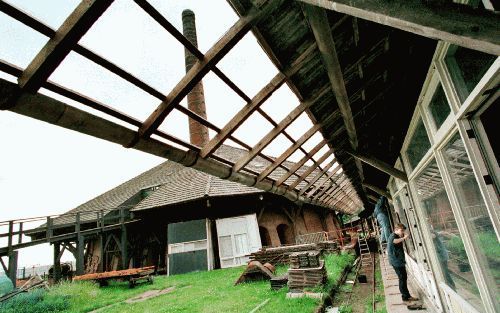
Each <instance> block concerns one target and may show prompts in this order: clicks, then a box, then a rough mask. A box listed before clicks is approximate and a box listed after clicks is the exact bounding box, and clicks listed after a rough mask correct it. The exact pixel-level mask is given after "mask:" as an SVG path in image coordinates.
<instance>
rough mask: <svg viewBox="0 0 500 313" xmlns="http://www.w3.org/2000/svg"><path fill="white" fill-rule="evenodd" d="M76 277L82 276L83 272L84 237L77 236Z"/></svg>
mask: <svg viewBox="0 0 500 313" xmlns="http://www.w3.org/2000/svg"><path fill="white" fill-rule="evenodd" d="M75 258H76V275H83V274H84V272H85V264H84V263H85V262H84V260H85V237H84V236H83V235H81V234H78V237H77V239H76V256H75Z"/></svg>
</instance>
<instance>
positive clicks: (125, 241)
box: [120, 209, 128, 269]
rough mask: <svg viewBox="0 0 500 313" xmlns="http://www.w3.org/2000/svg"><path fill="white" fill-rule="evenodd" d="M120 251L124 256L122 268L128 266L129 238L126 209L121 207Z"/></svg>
mask: <svg viewBox="0 0 500 313" xmlns="http://www.w3.org/2000/svg"><path fill="white" fill-rule="evenodd" d="M120 224H121V227H120V230H121V238H120V245H121V247H120V251H121V254H122V255H121V257H122V269H127V268H128V239H127V227H126V226H125V209H120Z"/></svg>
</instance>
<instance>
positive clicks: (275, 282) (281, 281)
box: [270, 274, 288, 290]
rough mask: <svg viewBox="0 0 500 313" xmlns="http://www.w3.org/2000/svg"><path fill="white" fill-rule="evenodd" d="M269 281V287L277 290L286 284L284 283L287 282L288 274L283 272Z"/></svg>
mask: <svg viewBox="0 0 500 313" xmlns="http://www.w3.org/2000/svg"><path fill="white" fill-rule="evenodd" d="M270 282H271V289H273V290H279V289H281V288H283V287H285V286H286V284H287V282H288V275H287V274H285V275H283V276H276V277H273V278H271V280H270Z"/></svg>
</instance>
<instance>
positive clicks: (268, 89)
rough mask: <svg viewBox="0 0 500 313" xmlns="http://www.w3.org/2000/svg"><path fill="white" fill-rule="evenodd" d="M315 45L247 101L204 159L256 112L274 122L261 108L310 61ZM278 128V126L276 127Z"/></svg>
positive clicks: (211, 143) (205, 151) (212, 142)
mask: <svg viewBox="0 0 500 313" xmlns="http://www.w3.org/2000/svg"><path fill="white" fill-rule="evenodd" d="M314 48H315V45H311V46H310V47H309V48H307V49H306V50H305V51H304V52H303V53H302V54H301V55H300V56H299V57H298V58H297V59H296V60H295V61H294V62H293V63H292V64H291V65H290V67H288V68H286V69H285V70H284V71H283V72H280V73H278V74H276V76H275V77H274V78H273V79H272V80H271V81H270V82H269V83H268V84H267V85H266V86H264V87H263V88H262V89H261V90H260V91H259V92H258V93H257V94H256V95H255V97H254V98H253V99H251V100H249V101H247V104H246V105H245V106H244V107H243V108H242V109H241V110H240V111H239V112H238V113H237V114H236V115H235V116H234V117H233V118H232V119H231V120H230V121H229V122H228V123H227V124H226V125H225V126H224V127H223V128H222V130H221V132H219V133H218V134H217V135H215V137H214V138H212V139H211V140H210V141H209V142H208V143H207V144H206V145H205V147H203V149H202V150H201V152H200V156H201V157H202V158H206V157H207V156H209V155H210V154H212V153H213V152H214V151H215V150H216V149H217V148H218V147H220V146H221V145H222V144H223V143H224V141H225V140H226V139H227V138H228V137H229V136H230V135H231V134H232V133H233V132H234V131H235V130H236V129H237V128H238V127H239V126H240V125H241V124H243V123H244V122H245V120H247V119H248V117H249V116H250V115H251V114H252V113H253V112H255V111H258V112H259V113H260V114H261V115H262V116H263V117H264V118H265V119H266V120H268V121H269V122H272V119H271V118H270V117H269V116H267V114H266V113H265V112H264V111H262V110H259V108H260V106H262V104H264V102H265V101H266V100H267V99H269V97H270V96H271V95H272V94H273V92H274V91H276V90H277V89H278V88H279V87H281V85H283V83H284V82H285V81H286V80H287V79H288V77H290V76H292V75H293V74H295V73H296V72H297V71H298V70H299V69H300V68H301V67H302V66H303V64H304V62H305V61H306V60H307V59H308V57H309V56H310V55H311V54H312V52H313V51H314ZM274 126H276V125H274Z"/></svg>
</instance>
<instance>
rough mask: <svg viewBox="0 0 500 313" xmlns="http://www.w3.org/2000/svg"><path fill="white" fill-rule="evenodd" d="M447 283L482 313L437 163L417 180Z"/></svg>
mask: <svg viewBox="0 0 500 313" xmlns="http://www.w3.org/2000/svg"><path fill="white" fill-rule="evenodd" d="M415 184H416V187H417V193H418V199H419V202H420V205H421V207H422V208H423V209H424V213H425V215H426V219H427V223H428V225H429V228H430V232H431V233H430V234H429V235H430V237H431V238H432V239H433V245H434V249H435V251H436V255H437V257H438V260H439V266H440V267H441V270H442V273H443V276H444V282H445V283H446V284H447V285H448V286H450V288H452V289H453V290H455V291H456V292H457V293H458V294H459V295H460V296H462V297H463V298H464V299H465V300H467V301H468V302H469V303H471V304H472V305H473V306H474V307H476V308H478V309H479V310H480V311H483V309H482V302H481V299H480V298H479V290H478V288H477V285H476V281H475V279H474V276H473V274H472V271H471V268H470V264H469V260H468V258H467V254H466V253H465V248H464V244H463V242H462V238H461V234H460V232H459V230H458V227H457V223H456V221H455V217H454V215H453V212H452V210H451V205H450V201H449V200H448V196H447V195H446V191H445V189H444V185H443V180H442V179H441V175H440V173H439V169H438V167H437V164H436V161H433V162H432V163H431V164H429V165H428V166H427V167H426V168H425V169H424V170H423V171H422V173H421V174H420V175H418V177H417V178H416V179H415Z"/></svg>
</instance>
